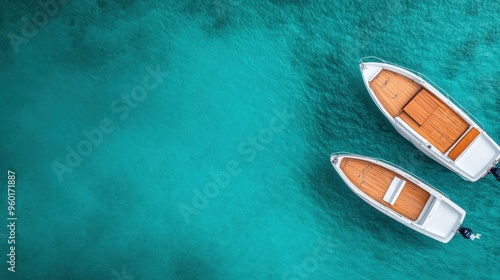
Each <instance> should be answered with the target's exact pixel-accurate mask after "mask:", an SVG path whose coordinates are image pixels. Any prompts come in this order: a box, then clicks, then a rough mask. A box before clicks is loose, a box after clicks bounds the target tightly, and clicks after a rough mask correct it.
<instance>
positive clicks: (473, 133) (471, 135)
mask: <svg viewBox="0 0 500 280" xmlns="http://www.w3.org/2000/svg"><path fill="white" fill-rule="evenodd" d="M479 134H480V133H479V131H478V130H477V129H476V128H475V127H474V128H472V129H471V130H470V131H469V132H468V133H467V135H465V136H464V138H462V140H460V142H458V144H457V145H456V146H455V147H454V148H453V150H451V151H450V153H449V154H448V156H449V157H450V158H451V159H452V160H453V161H455V160H456V159H457V158H458V156H460V155H461V154H462V153H463V152H464V151H465V149H467V147H469V145H470V144H471V143H472V141H474V139H476V137H477V136H479Z"/></svg>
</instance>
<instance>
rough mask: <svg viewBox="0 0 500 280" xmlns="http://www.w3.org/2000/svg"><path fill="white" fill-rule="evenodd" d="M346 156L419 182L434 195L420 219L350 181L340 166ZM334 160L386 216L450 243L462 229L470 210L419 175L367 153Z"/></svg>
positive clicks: (335, 156) (351, 185)
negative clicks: (377, 198)
mask: <svg viewBox="0 0 500 280" xmlns="http://www.w3.org/2000/svg"><path fill="white" fill-rule="evenodd" d="M346 158H351V159H360V160H363V161H366V162H370V163H373V164H375V165H378V166H381V167H383V168H385V169H388V170H390V171H393V172H394V173H396V174H397V175H398V177H399V176H401V179H404V180H406V181H410V182H412V183H414V184H416V185H417V186H418V187H420V188H422V189H423V190H425V191H427V192H428V193H429V194H430V197H429V199H428V201H427V203H426V205H425V207H424V208H423V210H422V211H421V213H420V214H419V217H418V219H416V220H415V221H412V220H410V219H408V218H406V217H404V216H403V215H401V214H399V213H397V212H396V211H394V210H392V209H389V208H388V207H386V206H384V205H382V204H381V203H379V202H378V201H376V200H375V199H373V198H371V197H370V196H368V195H367V194H366V193H364V192H363V191H362V190H360V189H359V188H358V187H356V185H355V184H354V183H353V182H352V181H350V179H349V178H348V177H347V176H346V174H345V173H344V172H343V170H342V168H341V167H340V165H341V163H342V160H343V159H346ZM330 162H331V163H332V165H333V167H334V168H335V170H336V171H337V173H338V174H339V176H340V177H341V178H342V180H343V181H344V182H345V183H346V185H347V186H348V187H349V188H350V189H351V190H352V191H353V192H354V193H355V194H356V195H357V196H359V197H360V198H361V199H363V200H364V201H366V202H367V203H368V204H370V205H371V206H372V207H374V208H376V209H377V210H379V211H380V212H382V213H384V214H385V215H387V216H389V217H391V218H393V219H394V220H396V221H398V222H400V223H402V224H404V225H406V226H408V227H409V228H411V229H413V230H415V231H418V232H420V233H422V234H424V235H426V236H428V237H430V238H433V239H435V240H438V241H440V242H443V243H448V242H449V241H450V240H451V239H452V238H453V236H455V234H456V233H457V232H458V229H459V228H460V227H461V224H462V222H463V220H464V218H465V215H466V212H465V210H463V209H462V208H461V207H460V206H458V205H457V204H455V203H454V202H452V201H451V200H450V199H449V198H448V197H446V196H445V195H443V193H441V192H440V191H439V190H437V189H435V188H434V187H432V186H430V185H428V184H426V183H424V182H423V181H421V180H420V179H418V178H417V177H416V176H414V175H412V174H410V173H408V172H406V171H404V170H403V169H401V168H399V167H396V166H394V165H391V164H388V163H386V162H384V161H382V160H379V159H374V158H369V157H365V156H360V155H355V154H346V153H336V154H332V155H331V157H330Z"/></svg>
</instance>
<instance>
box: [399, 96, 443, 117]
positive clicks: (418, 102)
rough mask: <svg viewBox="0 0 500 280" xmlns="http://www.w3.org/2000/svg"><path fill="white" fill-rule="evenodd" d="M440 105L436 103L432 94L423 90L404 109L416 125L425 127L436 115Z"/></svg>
mask: <svg viewBox="0 0 500 280" xmlns="http://www.w3.org/2000/svg"><path fill="white" fill-rule="evenodd" d="M437 107H438V105H437V104H436V102H434V100H433V98H432V94H431V93H430V92H428V91H427V90H426V89H422V90H421V91H420V92H419V93H418V94H417V95H416V96H415V97H414V98H413V99H412V100H411V101H410V102H409V103H408V104H407V105H406V106H405V107H404V108H403V111H405V112H406V113H407V114H408V115H409V116H410V117H411V118H412V119H413V120H415V122H416V123H418V124H419V125H423V124H424V123H425V121H426V120H427V119H428V118H429V117H430V116H431V115H432V113H434V111H435V110H436V109H437Z"/></svg>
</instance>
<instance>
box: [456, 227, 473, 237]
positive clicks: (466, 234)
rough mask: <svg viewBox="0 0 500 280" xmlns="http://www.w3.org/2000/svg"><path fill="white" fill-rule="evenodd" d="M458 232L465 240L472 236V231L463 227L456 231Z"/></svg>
mask: <svg viewBox="0 0 500 280" xmlns="http://www.w3.org/2000/svg"><path fill="white" fill-rule="evenodd" d="M458 232H460V234H461V235H462V236H463V237H464V238H465V239H470V236H471V234H472V229H470V228H464V227H460V228H459V229H458Z"/></svg>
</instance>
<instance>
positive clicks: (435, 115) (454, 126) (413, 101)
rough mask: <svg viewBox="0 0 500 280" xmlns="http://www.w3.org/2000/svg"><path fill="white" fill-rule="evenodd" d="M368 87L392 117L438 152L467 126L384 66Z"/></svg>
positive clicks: (434, 97)
mask: <svg viewBox="0 0 500 280" xmlns="http://www.w3.org/2000/svg"><path fill="white" fill-rule="evenodd" d="M370 87H371V88H372V90H373V92H374V93H375V95H376V96H377V98H378V99H379V100H380V102H381V103H382V105H383V106H384V108H386V110H387V111H388V112H389V114H390V115H391V116H392V117H400V118H401V119H402V120H403V121H404V122H406V123H407V124H408V125H409V126H410V127H411V128H413V129H414V130H415V131H416V132H417V133H419V134H420V135H421V136H422V137H424V138H425V139H427V141H429V143H430V144H432V145H433V146H434V147H436V148H437V149H438V150H439V151H441V152H442V153H446V152H447V151H448V150H449V149H450V148H451V147H452V146H453V145H454V144H455V143H456V142H457V141H458V140H459V139H460V138H461V137H462V135H464V133H465V132H466V131H467V130H468V129H469V126H470V125H469V124H468V123H467V122H466V121H465V120H464V119H463V118H462V117H460V116H459V115H458V114H457V113H455V112H454V111H453V110H452V109H451V108H450V107H449V106H448V105H446V104H445V103H444V102H443V101H441V100H440V99H439V98H437V97H436V96H435V95H434V94H432V93H430V92H429V91H427V90H426V89H424V88H423V87H421V86H420V85H419V84H417V83H415V82H414V81H412V80H411V79H409V78H407V77H405V76H403V75H400V74H397V73H394V72H392V71H389V70H385V69H384V70H382V71H381V72H380V73H379V74H378V75H377V77H376V78H375V79H373V80H372V81H371V82H370ZM469 144H470V143H469ZM464 149H465V148H464ZM462 151H463V150H462Z"/></svg>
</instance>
